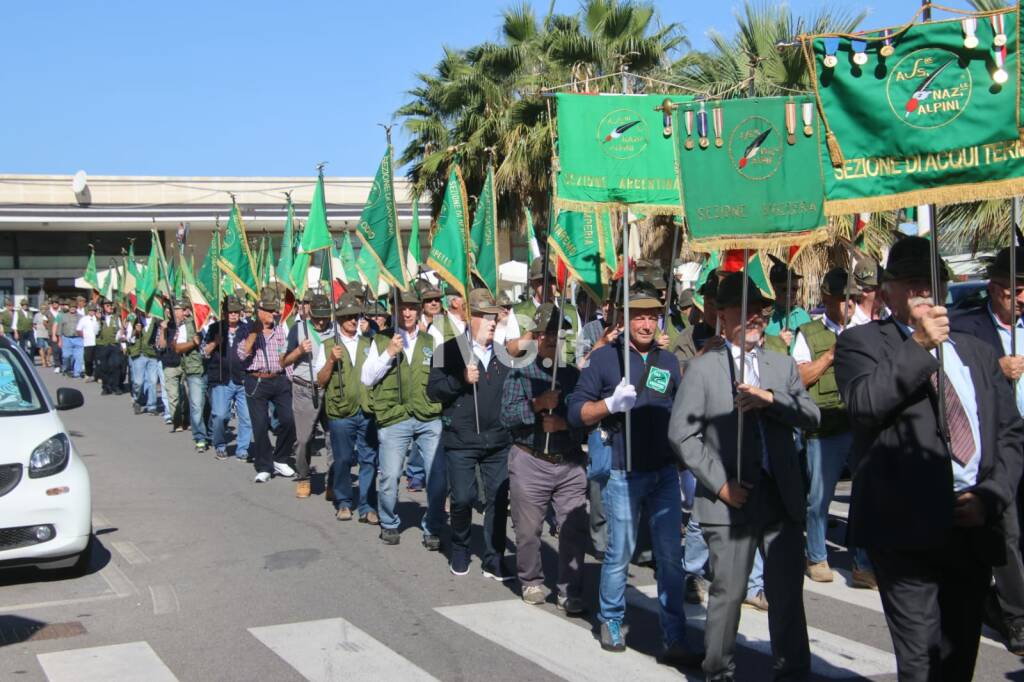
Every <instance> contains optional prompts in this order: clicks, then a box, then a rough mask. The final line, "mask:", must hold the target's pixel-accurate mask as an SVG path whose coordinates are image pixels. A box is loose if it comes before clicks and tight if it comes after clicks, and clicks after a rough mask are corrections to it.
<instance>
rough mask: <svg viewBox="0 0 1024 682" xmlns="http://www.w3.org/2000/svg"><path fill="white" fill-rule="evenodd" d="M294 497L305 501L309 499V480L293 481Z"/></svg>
mask: <svg viewBox="0 0 1024 682" xmlns="http://www.w3.org/2000/svg"><path fill="white" fill-rule="evenodd" d="M295 497H298V498H300V499H305V498H307V497H309V479H308V478H307V479H306V480H305V481H295Z"/></svg>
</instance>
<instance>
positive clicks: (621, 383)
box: [569, 283, 702, 666]
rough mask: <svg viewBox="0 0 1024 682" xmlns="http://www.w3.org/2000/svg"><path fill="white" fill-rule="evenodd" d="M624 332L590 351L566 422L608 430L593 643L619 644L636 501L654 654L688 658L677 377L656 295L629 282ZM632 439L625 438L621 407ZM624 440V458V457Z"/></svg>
mask: <svg viewBox="0 0 1024 682" xmlns="http://www.w3.org/2000/svg"><path fill="white" fill-rule="evenodd" d="M629 307H630V318H629V328H628V332H629V334H628V336H629V338H628V339H623V336H619V338H618V339H616V341H615V342H614V343H612V344H610V345H607V346H602V347H601V348H598V349H597V350H595V351H594V352H593V353H591V355H590V363H589V365H588V366H587V367H586V369H584V370H583V372H582V373H581V374H580V379H579V382H578V383H577V384H576V389H575V390H574V391H573V392H572V394H571V395H570V396H569V425H570V426H572V427H574V428H584V427H587V428H589V427H593V426H595V425H597V424H598V423H600V425H601V428H602V429H603V430H604V431H606V432H607V433H609V434H610V437H611V446H612V471H611V475H610V476H609V479H608V483H607V484H606V486H605V491H604V509H605V514H606V515H607V517H608V549H607V551H606V552H605V555H604V564H603V565H602V567H601V588H600V613H599V615H598V620H600V622H601V647H602V648H604V649H605V650H607V651H625V649H626V642H625V629H624V627H623V620H624V618H625V615H626V579H627V577H628V568H629V559H630V557H631V556H632V554H633V550H634V548H635V546H636V536H637V527H638V525H639V521H640V512H641V508H642V507H644V508H646V509H647V512H648V515H649V517H650V528H651V544H652V545H653V549H654V556H655V560H656V561H657V565H658V571H657V577H658V601H659V602H660V604H661V630H662V638H663V640H664V645H665V649H664V651H663V652H662V655H661V656H660V657H659V660H661V661H663V662H665V663H669V664H673V665H685V666H696V665H699V663H700V661H701V658H702V656H701V654H699V653H695V652H694V651H693V650H692V649H691V648H690V646H689V645H688V644H687V642H686V614H685V613H684V612H683V565H682V535H681V533H680V524H681V522H682V505H681V501H680V497H679V473H678V469H677V464H676V460H675V457H674V455H673V454H672V450H671V448H670V447H669V441H668V426H669V418H670V417H671V414H672V401H673V397H674V396H675V393H676V388H677V387H678V386H679V381H680V378H681V377H680V374H679V361H678V360H676V358H675V356H674V355H673V354H672V353H671V352H670V351H669V350H668V349H663V348H661V347H660V346H659V345H658V343H657V337H658V317H659V315H660V313H661V311H662V308H663V306H662V303H661V301H660V299H659V298H658V292H657V290H656V289H654V288H653V287H651V286H650V285H649V284H646V283H638V284H637V285H636V286H635V288H634V289H633V290H632V291H631V292H630V296H629ZM627 342H628V343H629V369H630V380H631V381H630V382H629V383H627V382H626V380H625V378H624V374H625V372H624V363H625V361H624V359H623V344H624V343H627ZM626 412H629V413H630V418H631V420H632V423H631V431H630V434H631V440H630V442H628V443H627V441H626V428H625V427H626V424H625V415H624V413H626ZM627 449H629V450H630V455H631V456H630V458H629V461H627Z"/></svg>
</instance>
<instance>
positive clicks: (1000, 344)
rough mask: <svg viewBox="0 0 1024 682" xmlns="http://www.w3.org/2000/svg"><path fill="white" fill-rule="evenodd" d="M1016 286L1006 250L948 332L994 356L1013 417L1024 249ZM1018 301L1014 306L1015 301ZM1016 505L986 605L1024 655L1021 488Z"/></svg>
mask: <svg viewBox="0 0 1024 682" xmlns="http://www.w3.org/2000/svg"><path fill="white" fill-rule="evenodd" d="M1015 251H1016V258H1017V264H1016V265H1017V272H1016V273H1015V275H1016V279H1017V282H1016V285H1015V286H1011V285H1010V247H1007V248H1005V249H1003V250H1002V251H1000V252H999V253H998V254H996V257H995V259H994V260H993V262H992V263H991V264H990V265H989V268H988V276H989V283H988V303H986V304H985V305H983V306H980V307H977V308H971V309H969V310H965V311H963V312H960V313H959V314H956V315H954V316H953V318H952V320H951V321H950V328H951V329H952V331H954V332H961V333H963V334H969V335H971V336H973V337H975V338H977V339H979V340H981V341H984V342H985V343H986V344H988V346H989V347H990V348H991V349H992V350H993V351H995V354H996V357H997V358H999V367H1000V369H1001V370H1002V372H1003V376H1004V377H1006V380H1007V382H1008V383H1009V384H1010V390H1011V391H1014V398H1015V399H1016V403H1015V404H1016V405H1017V411H1018V412H1019V413H1020V414H1024V387H1022V386H1020V378H1021V374H1022V373H1024V357H1022V356H1020V355H1016V354H1013V353H1011V351H1012V350H1013V347H1012V345H1011V342H1010V334H1014V335H1015V336H1016V340H1017V349H1018V350H1020V351H1024V322H1022V321H1021V319H1020V313H1021V311H1022V309H1024V248H1017V249H1015ZM1015 299H1016V300H1015ZM1013 487H1014V492H1015V493H1016V495H1017V504H1011V505H1009V506H1008V507H1007V508H1006V510H1005V511H1004V512H1003V516H1002V519H1001V523H1002V530H1003V539H1004V540H1005V543H1006V562H1005V563H1003V564H1002V565H1001V566H993V568H992V575H993V577H994V578H995V590H994V591H993V592H992V593H990V595H989V599H988V601H987V602H986V620H987V621H988V622H989V624H990V625H992V626H993V627H994V628H995V629H996V630H998V631H999V632H1000V634H1002V635H1003V637H1004V638H1005V639H1006V648H1007V649H1009V650H1010V651H1011V652H1012V653H1014V654H1016V655H1018V656H1022V655H1024V562H1022V561H1021V549H1020V482H1019V481H1017V482H1016V483H1014V485H1013Z"/></svg>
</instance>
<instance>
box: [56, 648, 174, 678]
mask: <svg viewBox="0 0 1024 682" xmlns="http://www.w3.org/2000/svg"><path fill="white" fill-rule="evenodd" d="M37 658H38V660H39V665H40V666H42V668H43V672H44V673H46V679H48V680H49V681H50V682H110V680H117V681H118V682H136V681H137V682H177V680H178V678H177V677H175V676H174V673H172V672H171V671H170V669H169V668H168V667H167V666H166V665H164V662H163V661H162V660H160V657H159V656H157V655H156V652H155V651H153V649H152V647H150V646H149V644H147V643H146V642H129V643H127V644H114V645H111V646H97V647H90V648H87V649H69V650H67V651H56V652H53V653H49V654H39V655H38V656H37Z"/></svg>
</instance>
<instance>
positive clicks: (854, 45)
mask: <svg viewBox="0 0 1024 682" xmlns="http://www.w3.org/2000/svg"><path fill="white" fill-rule="evenodd" d="M867 49H868V43H867V41H866V40H851V41H850V50H851V51H852V52H853V63H854V64H856V65H857V66H864V65H865V64H867V63H868V53H867Z"/></svg>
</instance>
